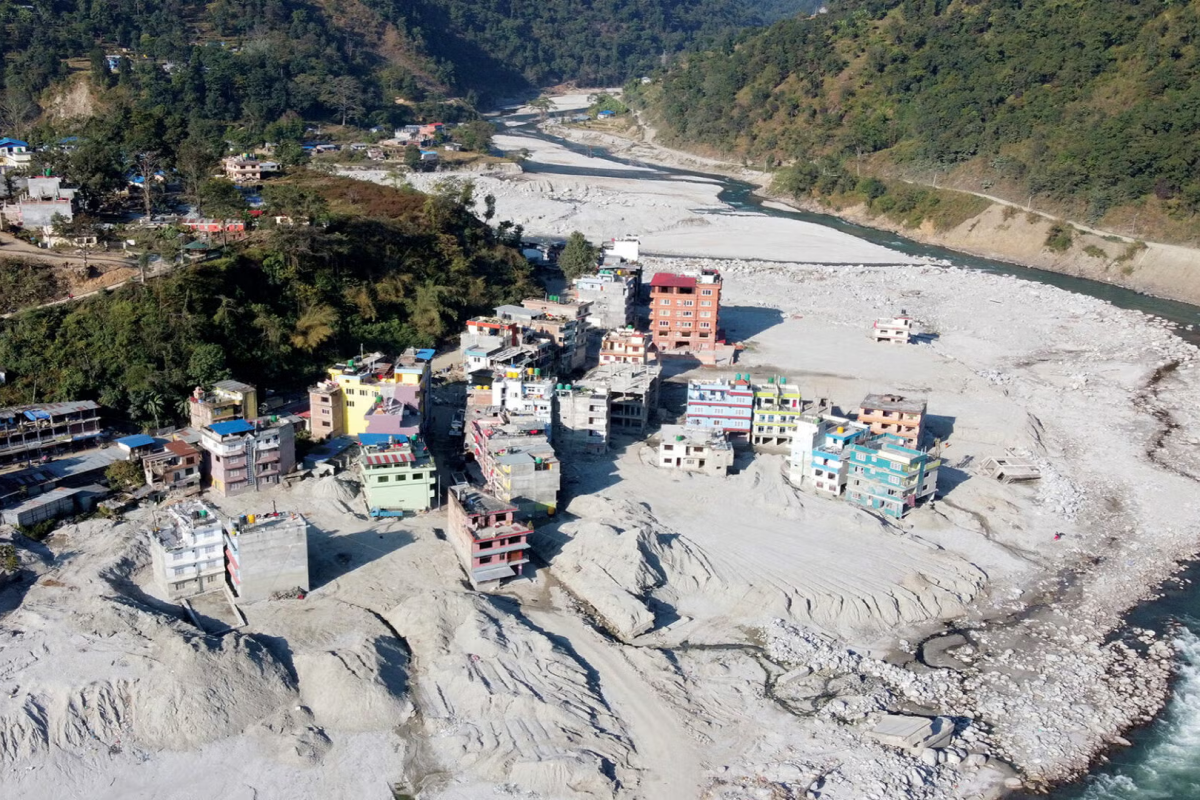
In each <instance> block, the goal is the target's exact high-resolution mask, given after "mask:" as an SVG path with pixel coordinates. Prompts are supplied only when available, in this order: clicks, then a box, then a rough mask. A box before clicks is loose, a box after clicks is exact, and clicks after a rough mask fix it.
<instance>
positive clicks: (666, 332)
mask: <svg viewBox="0 0 1200 800" xmlns="http://www.w3.org/2000/svg"><path fill="white" fill-rule="evenodd" d="M720 317H721V273H720V272H717V271H716V270H711V269H706V270H702V271H700V272H698V273H693V274H688V275H674V274H671V273H668V272H660V273H658V274H656V275H655V276H654V277H653V278H652V279H651V280H650V334H651V336H653V337H654V344H655V345H656V346H657V347H658V350H659V352H660V353H666V352H671V351H674V352H693V351H697V350H711V349H713V348H715V347H716V344H717V341H718V339H719V330H720V323H721V319H720Z"/></svg>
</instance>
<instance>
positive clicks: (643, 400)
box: [579, 364, 662, 434]
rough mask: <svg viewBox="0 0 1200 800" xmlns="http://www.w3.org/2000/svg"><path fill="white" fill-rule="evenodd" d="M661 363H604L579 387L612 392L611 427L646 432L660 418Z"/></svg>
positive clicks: (610, 399) (610, 394) (622, 430)
mask: <svg viewBox="0 0 1200 800" xmlns="http://www.w3.org/2000/svg"><path fill="white" fill-rule="evenodd" d="M661 377H662V367H661V366H659V365H658V364H601V365H600V366H598V367H596V368H595V369H593V370H592V371H591V372H589V373H588V374H587V375H585V376H584V378H583V380H581V381H580V382H579V386H581V387H584V388H589V389H592V390H595V391H599V390H606V391H607V392H608V395H609V408H610V412H609V430H610V431H611V432H612V433H635V434H644V433H646V431H647V430H648V429H649V428H650V426H651V425H652V424H653V423H654V422H655V420H656V419H657V418H658V389H659V381H660V378H661Z"/></svg>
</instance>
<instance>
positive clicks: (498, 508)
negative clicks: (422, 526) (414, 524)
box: [449, 483, 533, 588]
mask: <svg viewBox="0 0 1200 800" xmlns="http://www.w3.org/2000/svg"><path fill="white" fill-rule="evenodd" d="M449 498H450V538H451V541H453V542H454V546H455V549H456V550H458V554H459V557H460V558H461V559H462V561H463V567H464V569H466V571H467V574H468V575H469V576H470V578H471V584H472V585H473V586H475V587H476V588H481V587H482V588H488V587H491V586H496V585H498V584H499V583H500V581H503V580H507V579H509V578H519V577H520V576H521V571H522V567H523V566H524V565H525V564H527V563H529V536H530V535H531V534H532V533H533V529H532V528H531V527H529V525H527V524H526V523H524V522H520V521H518V520H517V519H516V515H517V507H516V506H515V505H513V504H512V503H509V502H507V501H504V500H501V499H500V498H498V497H494V496H492V495H490V494H487V493H485V492H482V491H479V490H478V489H476V488H475V487H473V486H471V485H469V484H465V483H461V484H458V485H457V486H452V487H450V492H449Z"/></svg>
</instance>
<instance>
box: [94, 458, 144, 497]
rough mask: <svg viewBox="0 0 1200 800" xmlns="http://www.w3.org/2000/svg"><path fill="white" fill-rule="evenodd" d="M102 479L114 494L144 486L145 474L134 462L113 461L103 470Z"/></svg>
mask: <svg viewBox="0 0 1200 800" xmlns="http://www.w3.org/2000/svg"><path fill="white" fill-rule="evenodd" d="M104 478H105V480H107V481H108V486H109V488H110V489H112V490H113V491H115V492H131V491H133V490H134V489H137V488H138V487H139V486H145V485H146V474H145V472H143V471H142V465H141V464H140V463H138V462H136V461H114V462H113V463H112V464H110V465H109V466H108V469H106V470H104Z"/></svg>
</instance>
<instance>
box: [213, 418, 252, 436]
mask: <svg viewBox="0 0 1200 800" xmlns="http://www.w3.org/2000/svg"><path fill="white" fill-rule="evenodd" d="M208 428H209V430H211V431H212V432H213V433H215V434H217V435H218V436H229V435H230V434H234V433H249V432H250V431H252V430H254V426H253V425H252V424H250V423H249V422H247V421H246V420H244V419H231V420H229V421H227V422H214V423H213V424H212V425H209V426H208Z"/></svg>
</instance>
